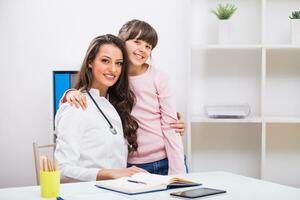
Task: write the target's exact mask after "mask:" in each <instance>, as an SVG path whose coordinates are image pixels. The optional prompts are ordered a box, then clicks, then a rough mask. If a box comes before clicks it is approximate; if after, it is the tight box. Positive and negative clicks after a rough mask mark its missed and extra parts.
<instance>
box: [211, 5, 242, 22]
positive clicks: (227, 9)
mask: <svg viewBox="0 0 300 200" xmlns="http://www.w3.org/2000/svg"><path fill="white" fill-rule="evenodd" d="M236 10H237V7H235V5H233V4H226V5H222V4H219V5H218V7H217V8H216V9H215V10H211V12H212V13H214V14H215V15H216V16H217V17H218V18H219V19H221V20H224V19H229V18H230V17H231V16H232V15H233V13H234V12H235V11H236Z"/></svg>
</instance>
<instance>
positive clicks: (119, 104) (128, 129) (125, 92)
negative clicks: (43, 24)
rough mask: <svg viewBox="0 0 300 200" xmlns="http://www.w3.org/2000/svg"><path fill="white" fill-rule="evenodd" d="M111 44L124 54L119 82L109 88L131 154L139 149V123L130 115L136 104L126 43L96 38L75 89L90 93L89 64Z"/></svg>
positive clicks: (100, 37) (85, 59) (113, 37)
mask: <svg viewBox="0 0 300 200" xmlns="http://www.w3.org/2000/svg"><path fill="white" fill-rule="evenodd" d="M105 44H111V45H114V46H116V47H117V48H119V49H120V50H121V52H122V54H123V65H122V71H121V75H120V77H119V79H118V81H117V82H116V83H115V84H114V85H113V86H111V87H109V88H108V94H109V101H110V103H111V104H112V105H113V106H114V107H115V109H116V110H117V112H118V114H119V115H120V118H121V120H122V125H123V131H124V137H125V138H126V139H127V141H128V143H129V145H128V150H129V152H132V151H136V150H137V148H138V144H137V134H136V131H137V129H138V123H137V121H136V120H135V118H134V117H133V116H132V115H131V114H130V113H131V110H132V107H133V105H134V103H135V95H134V93H133V92H132V91H131V89H130V87H129V80H128V55H127V51H126V48H125V43H124V41H122V40H121V39H119V38H118V37H116V36H114V35H110V34H107V35H101V36H98V37H96V38H94V39H93V40H92V42H91V44H90V46H89V48H88V50H87V52H86V55H85V58H84V60H83V63H82V65H81V69H80V71H79V73H78V80H77V83H76V85H75V89H77V90H84V91H88V90H89V89H90V88H91V85H92V82H93V75H92V69H91V68H90V67H89V64H91V63H92V62H93V60H94V59H95V58H96V55H97V54H98V52H99V50H100V47H101V46H102V45H105Z"/></svg>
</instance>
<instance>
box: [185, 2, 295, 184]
mask: <svg viewBox="0 0 300 200" xmlns="http://www.w3.org/2000/svg"><path fill="white" fill-rule="evenodd" d="M189 3H190V5H189V8H188V9H189V10H190V12H188V13H189V14H190V22H189V26H190V68H189V70H188V71H189V75H188V76H189V78H188V80H189V86H190V88H189V91H188V93H189V103H188V105H189V108H188V117H187V120H188V124H187V126H188V128H187V130H188V133H187V156H188V161H189V166H190V170H191V171H213V170H225V171H230V172H234V173H238V174H242V175H246V176H251V177H256V178H261V179H264V180H269V181H273V182H277V183H281V184H286V185H290V186H295V187H300V170H299V169H300V46H295V45H291V44H290V34H289V31H290V27H289V23H290V21H289V18H288V16H290V14H291V12H292V11H294V10H299V9H300V1H299V0H285V1H281V0H232V1H225V0H190V2H189ZM219 3H225V4H226V3H234V4H235V5H236V6H237V7H238V10H237V12H236V13H235V14H234V15H233V17H232V38H233V40H232V44H227V45H219V44H217V38H218V37H217V33H218V30H217V25H218V20H217V18H216V17H215V16H214V15H213V14H212V13H211V12H210V10H211V9H212V8H215V7H216V6H217V5H218V4H219ZM244 103H248V104H249V105H250V107H251V115H250V116H249V117H248V118H246V119H211V118H208V117H207V116H206V114H205V112H204V106H205V105H217V104H244Z"/></svg>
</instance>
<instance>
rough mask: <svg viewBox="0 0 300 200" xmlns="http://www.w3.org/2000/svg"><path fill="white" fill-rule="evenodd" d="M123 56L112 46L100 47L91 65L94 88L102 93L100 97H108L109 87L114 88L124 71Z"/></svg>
mask: <svg viewBox="0 0 300 200" xmlns="http://www.w3.org/2000/svg"><path fill="white" fill-rule="evenodd" d="M122 65H123V55H122V52H121V50H120V49H119V48H118V47H116V46H113V45H111V44H105V45H102V46H101V47H100V50H99V53H98V54H97V56H96V58H95V59H94V60H93V61H92V62H91V63H90V64H89V68H91V69H92V75H93V79H94V80H93V83H92V88H97V89H98V90H99V91H100V96H104V97H105V96H106V95H107V90H108V88H109V87H111V86H113V85H114V84H115V83H116V82H117V80H118V79H119V76H120V74H121V71H122Z"/></svg>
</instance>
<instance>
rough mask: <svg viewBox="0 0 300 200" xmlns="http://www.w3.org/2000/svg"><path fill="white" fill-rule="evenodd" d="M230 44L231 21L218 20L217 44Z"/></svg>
mask: <svg viewBox="0 0 300 200" xmlns="http://www.w3.org/2000/svg"><path fill="white" fill-rule="evenodd" d="M229 43H231V21H230V20H219V44H229Z"/></svg>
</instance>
